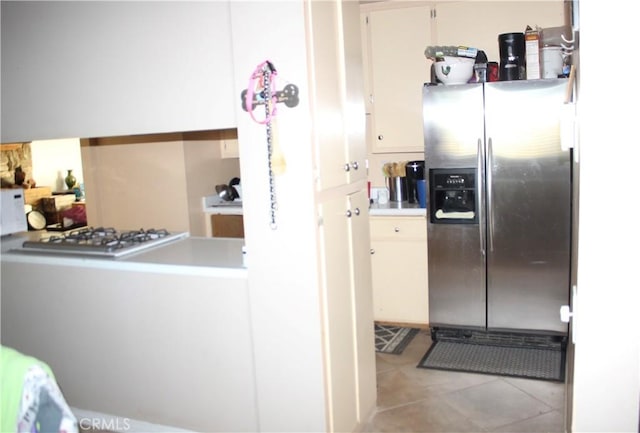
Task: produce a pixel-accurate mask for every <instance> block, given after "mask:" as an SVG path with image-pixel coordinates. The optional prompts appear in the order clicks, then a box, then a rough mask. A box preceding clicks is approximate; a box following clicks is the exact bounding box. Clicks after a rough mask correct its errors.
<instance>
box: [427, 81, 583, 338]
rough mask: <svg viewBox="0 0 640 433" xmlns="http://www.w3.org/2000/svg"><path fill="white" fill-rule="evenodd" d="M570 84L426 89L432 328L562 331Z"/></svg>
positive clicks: (566, 260) (567, 236) (566, 262)
mask: <svg viewBox="0 0 640 433" xmlns="http://www.w3.org/2000/svg"><path fill="white" fill-rule="evenodd" d="M567 83H568V80H566V79H549V80H529V81H508V82H494V83H475V84H465V85H456V86H442V85H439V86H432V85H425V86H424V88H423V114H424V131H425V169H426V170H425V178H426V179H427V188H428V191H429V200H428V205H427V208H428V209H427V211H428V212H427V233H428V256H429V265H428V271H429V321H430V325H431V327H432V329H433V328H435V327H453V328H473V329H484V330H489V331H491V330H495V331H515V332H535V333H545V334H547V333H550V334H563V335H564V334H566V333H567V324H566V323H563V322H561V321H560V313H559V311H560V307H561V306H562V305H566V304H568V302H569V285H570V246H571V240H570V234H571V191H572V188H571V152H570V150H566V149H563V148H561V143H560V119H561V111H562V105H563V103H564V98H565V92H566V88H567Z"/></svg>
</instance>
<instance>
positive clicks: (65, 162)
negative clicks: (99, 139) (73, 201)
mask: <svg viewBox="0 0 640 433" xmlns="http://www.w3.org/2000/svg"><path fill="white" fill-rule="evenodd" d="M31 158H32V164H33V178H34V180H35V181H36V186H48V187H51V190H52V191H64V190H66V189H67V186H66V185H65V183H64V178H65V176H66V175H67V170H69V169H71V170H73V175H74V176H75V177H76V181H77V182H78V184H82V183H83V182H84V176H83V173H82V158H81V156H80V140H79V139H77V138H68V139H60V140H36V141H32V142H31Z"/></svg>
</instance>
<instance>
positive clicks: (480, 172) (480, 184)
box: [476, 138, 486, 256]
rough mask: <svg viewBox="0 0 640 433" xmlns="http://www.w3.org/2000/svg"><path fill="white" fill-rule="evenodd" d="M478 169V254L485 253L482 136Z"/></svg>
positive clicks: (479, 143)
mask: <svg viewBox="0 0 640 433" xmlns="http://www.w3.org/2000/svg"><path fill="white" fill-rule="evenodd" d="M477 164H478V169H477V179H476V195H477V198H478V202H477V203H478V213H479V215H478V230H480V254H482V256H485V255H486V246H485V230H484V215H485V212H484V200H482V198H483V195H484V193H483V188H484V182H483V179H484V146H483V145H482V138H478V161H477Z"/></svg>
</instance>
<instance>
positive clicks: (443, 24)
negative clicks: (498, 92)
mask: <svg viewBox="0 0 640 433" xmlns="http://www.w3.org/2000/svg"><path fill="white" fill-rule="evenodd" d="M435 25H436V34H437V45H464V46H471V47H475V48H478V49H479V50H483V51H484V52H485V53H486V54H487V57H488V58H489V60H490V61H495V62H500V52H499V48H498V35H499V34H501V33H513V32H524V31H525V29H526V27H527V26H528V25H529V26H531V27H535V26H536V25H537V26H540V27H543V28H544V27H556V26H562V25H564V4H563V1H562V0H550V1H531V0H530V1H517V2H516V1H477V2H476V1H457V2H441V3H438V4H437V5H436V19H435Z"/></svg>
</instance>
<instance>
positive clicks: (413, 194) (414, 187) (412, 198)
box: [405, 160, 424, 203]
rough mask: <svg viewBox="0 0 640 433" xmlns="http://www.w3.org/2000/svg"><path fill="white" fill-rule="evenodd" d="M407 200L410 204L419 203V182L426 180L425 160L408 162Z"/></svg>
mask: <svg viewBox="0 0 640 433" xmlns="http://www.w3.org/2000/svg"><path fill="white" fill-rule="evenodd" d="M405 167H406V170H405V171H406V174H407V200H408V201H409V203H418V202H419V197H418V181H419V180H423V179H424V160H422V161H409V162H407V165H406V166H405Z"/></svg>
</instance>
